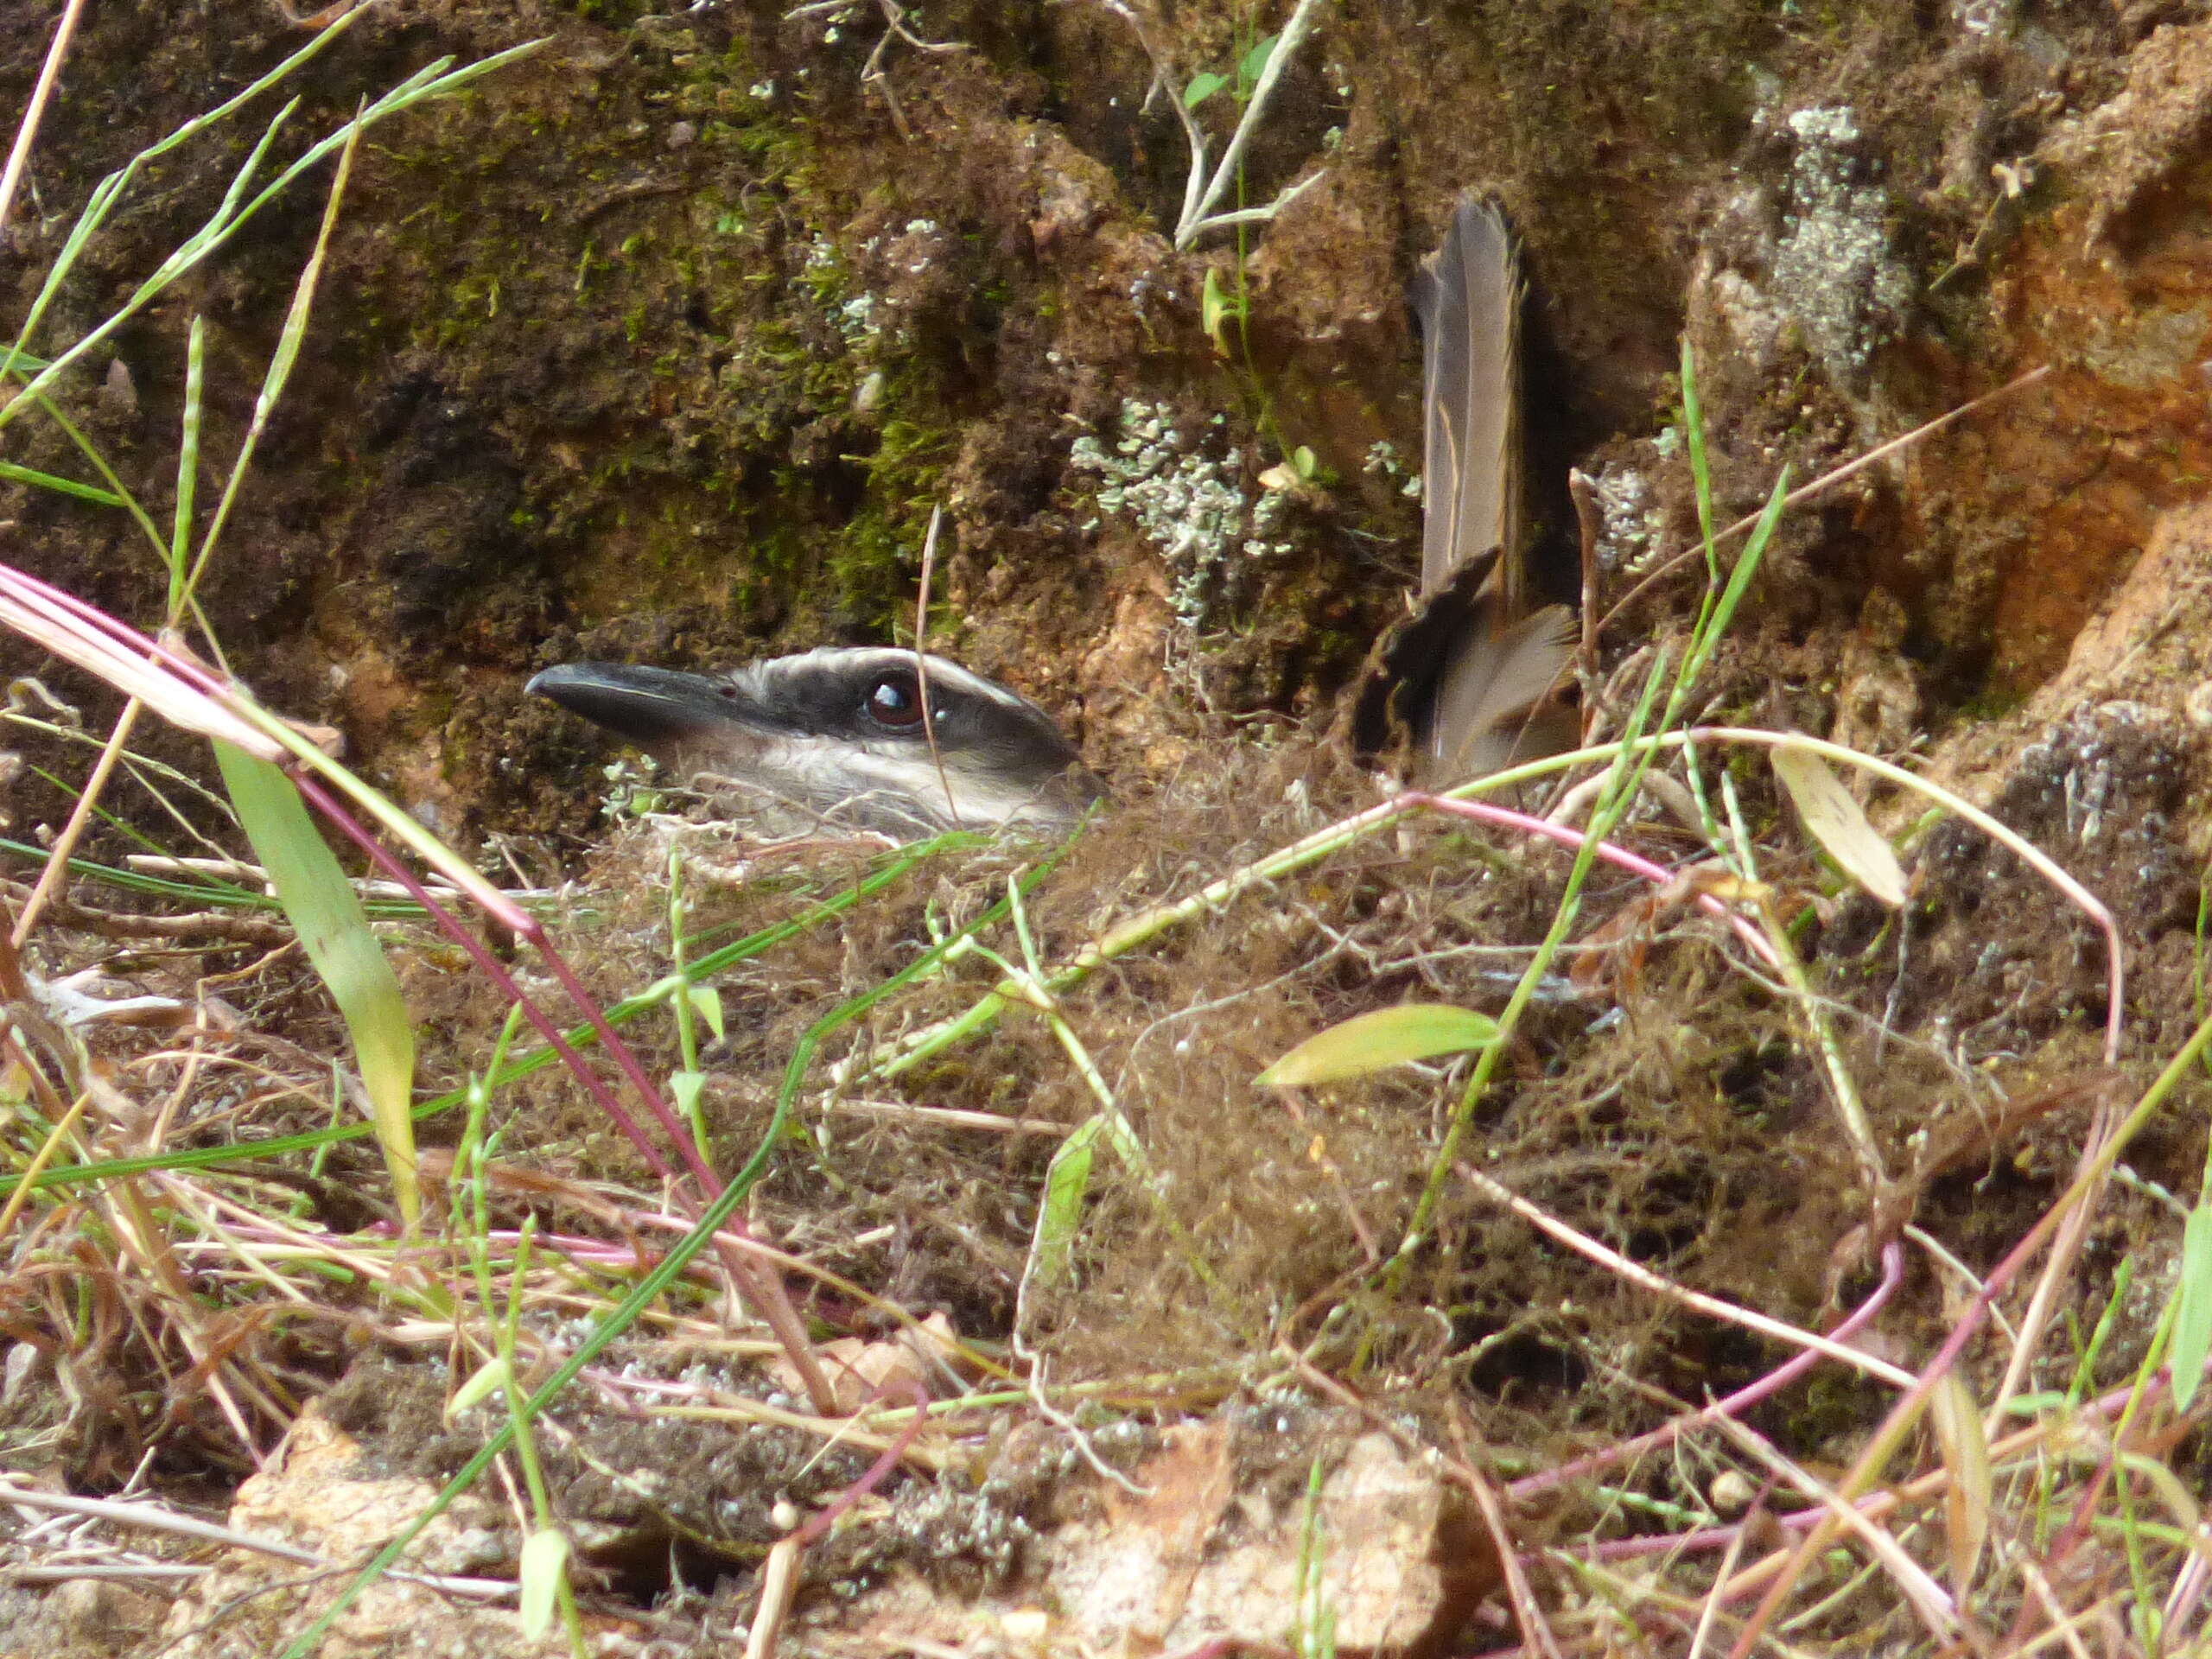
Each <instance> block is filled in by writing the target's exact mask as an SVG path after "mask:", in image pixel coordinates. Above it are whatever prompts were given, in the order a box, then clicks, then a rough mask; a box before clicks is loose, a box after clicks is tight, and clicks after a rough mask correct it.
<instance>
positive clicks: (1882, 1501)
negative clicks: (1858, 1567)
mask: <svg viewBox="0 0 2212 1659" xmlns="http://www.w3.org/2000/svg"><path fill="white" fill-rule="evenodd" d="M2164 1387H2165V1383H2164V1379H2160V1380H2159V1381H2158V1382H2156V1383H2152V1386H2151V1389H2149V1390H2148V1391H2147V1393H2146V1395H2145V1397H2146V1398H2150V1397H2154V1396H2155V1395H2157V1394H2158V1392H2160V1391H2161V1390H2163V1389H2164ZM2134 1392H2135V1390H2134V1389H2133V1387H2129V1388H2125V1389H2113V1391H2112V1392H2111V1393H2110V1394H2107V1395H2102V1396H2101V1397H2100V1398H2098V1399H2095V1400H2092V1401H2089V1402H2087V1403H2085V1404H2084V1405H2083V1406H2082V1408H2081V1410H2082V1413H2083V1414H2085V1415H2087V1416H2090V1417H2098V1418H2111V1417H2115V1416H2117V1415H2119V1414H2120V1412H2122V1411H2123V1410H2125V1409H2126V1406H2127V1402H2128V1400H2129V1398H2130V1396H2132V1395H2133V1394H2134ZM2024 1432H2026V1433H2032V1431H2024ZM2003 1450H2004V1445H2003V1444H2002V1443H2000V1444H1999V1445H1998V1446H1993V1447H1992V1448H1991V1451H1992V1452H1993V1454H1997V1453H2001V1452H2003ZM1914 1501H1916V1500H1915V1498H1914V1497H1913V1495H1912V1494H1911V1493H1910V1492H1909V1491H1908V1492H1899V1491H1896V1490H1895V1489H1891V1490H1887V1491H1879V1492H1872V1493H1870V1494H1868V1495H1867V1496H1866V1497H1863V1498H1861V1499H1859V1510H1860V1512H1861V1513H1862V1514H1865V1515H1866V1516H1880V1515H1885V1514H1887V1513H1888V1512H1889V1511H1890V1510H1893V1509H1895V1508H1897V1505H1899V1504H1900V1503H1912V1502H1914ZM1832 1514H1833V1511H1831V1510H1829V1509H1828V1508H1827V1505H1825V1504H1821V1505H1819V1506H1817V1507H1815V1508H1813V1509H1809V1510H1792V1511H1790V1513H1789V1514H1788V1515H1777V1516H1774V1517H1773V1519H1774V1520H1775V1521H1776V1522H1778V1523H1779V1524H1780V1525H1781V1526H1782V1527H1783V1529H1785V1530H1788V1531H1790V1532H1803V1531H1805V1530H1806V1529H1808V1528H1809V1527H1812V1526H1814V1525H1815V1523H1817V1522H1821V1521H1824V1520H1827V1519H1829V1518H1830V1516H1832ZM1742 1530H1743V1529H1742V1528H1741V1527H1740V1526H1732V1527H1701V1528H1700V1529H1697V1530H1696V1531H1694V1532H1676V1533H1659V1534H1655V1535H1651V1536H1649V1537H1644V1538H1613V1539H1609V1540H1607V1541H1605V1542H1604V1543H1601V1544H1594V1545H1592V1546H1591V1548H1590V1555H1591V1557H1592V1560H1600V1561H1624V1560H1637V1559H1640V1558H1641V1557H1643V1556H1646V1555H1675V1554H1685V1553H1688V1552H1690V1551H1699V1552H1705V1551H1711V1550H1715V1549H1726V1548H1727V1547H1728V1545H1729V1544H1730V1543H1731V1542H1732V1541H1733V1540H1734V1539H1735V1538H1736V1536H1737V1535H1738V1533H1740V1532H1741V1531H1742ZM1750 1590H1751V1586H1745V1587H1742V1588H1739V1589H1738V1590H1737V1591H1736V1592H1735V1595H1736V1597H1738V1598H1740V1597H1742V1596H1745V1595H1748V1594H1749V1593H1750Z"/></svg>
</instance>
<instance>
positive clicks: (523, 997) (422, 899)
mask: <svg viewBox="0 0 2212 1659" xmlns="http://www.w3.org/2000/svg"><path fill="white" fill-rule="evenodd" d="M290 775H291V779H292V781H293V783H295V784H296V785H298V786H299V791H300V793H301V794H302V795H304V796H306V797H307V798H308V800H309V801H310V802H312V803H313V804H315V808H316V810H319V811H320V812H321V814H322V815H323V816H324V817H327V818H328V819H329V820H330V821H331V822H332V823H334V824H336V825H337V826H338V827H339V829H340V830H342V831H343V832H344V833H345V835H346V839H348V840H349V841H351V842H353V844H354V845H355V846H357V847H359V849H361V850H362V851H363V852H365V853H366V854H367V855H369V858H370V860H371V861H372V862H373V863H375V865H376V866H377V868H379V869H381V870H383V871H384V872H385V874H387V875H389V876H391V879H392V880H395V881H397V882H398V883H399V885H400V886H401V887H404V888H406V889H407V893H408V896H409V897H410V898H411V899H414V900H415V902H416V904H418V905H420V906H423V909H424V910H425V911H426V912H429V916H430V918H431V919H432V920H433V921H435V923H436V924H437V925H438V926H439V927H440V928H442V929H443V930H444V931H445V933H446V934H447V936H448V938H451V939H453V940H454V943H455V944H459V945H460V946H461V949H462V950H466V951H467V952H468V955H469V957H470V958H471V960H473V961H474V963H476V965H477V966H478V967H479V968H480V969H483V970H484V972H485V973H486V975H487V976H490V978H491V979H492V980H493V982H494V983H495V984H497V985H498V986H499V988H500V989H501V990H502V991H504V992H505V994H506V995H508V996H509V997H510V998H511V999H512V1001H513V1002H514V1004H515V1006H516V1007H518V1008H520V1009H521V1010H522V1011H523V1017H524V1019H526V1020H529V1021H530V1023H531V1025H532V1026H534V1027H537V1034H538V1035H539V1036H541V1037H543V1039H545V1041H546V1042H547V1044H548V1045H549V1046H550V1047H551V1048H552V1050H553V1052H555V1053H556V1054H558V1055H559V1056H560V1057H561V1059H562V1062H563V1064H564V1065H567V1067H568V1068H569V1071H572V1072H574V1073H575V1077H576V1080H577V1081H578V1082H579V1083H581V1084H583V1086H584V1087H585V1088H586V1089H588V1090H590V1091H591V1096H592V1099H593V1100H594V1102H595V1103H597V1104H598V1106H599V1108H600V1109H601V1111H603V1112H605V1113H606V1114H607V1117H608V1118H609V1119H610V1120H611V1121H612V1122H613V1123H614V1124H615V1125H616V1127H618V1128H620V1130H621V1131H622V1133H623V1134H624V1135H626V1136H627V1137H628V1138H629V1140H630V1142H631V1144H632V1146H634V1147H637V1148H638V1150H639V1153H640V1154H642V1155H643V1156H644V1158H645V1162H646V1164H647V1165H648V1166H651V1168H652V1172H653V1173H654V1174H656V1175H658V1176H659V1177H660V1178H661V1179H664V1180H673V1179H675V1178H676V1171H675V1169H674V1167H673V1166H671V1164H670V1163H669V1161H668V1160H667V1159H666V1158H664V1157H663V1156H662V1155H661V1152H660V1149H659V1148H658V1147H656V1146H654V1145H653V1143H652V1137H651V1136H650V1135H647V1134H646V1133H645V1128H644V1126H643V1125H642V1124H640V1123H639V1122H638V1120H637V1119H636V1118H634V1117H632V1116H631V1115H630V1112H629V1110H628V1109H627V1108H626V1107H625V1106H624V1105H623V1104H622V1103H621V1102H620V1101H619V1100H617V1099H615V1098H614V1096H613V1091H612V1090H609V1089H608V1088H607V1085H606V1084H603V1083H601V1081H600V1080H599V1077H598V1076H597V1074H595V1073H594V1071H592V1069H591V1067H590V1066H588V1065H586V1064H585V1063H584V1057H583V1056H582V1055H581V1054H579V1053H577V1052H576V1051H575V1049H574V1048H571V1047H570V1046H569V1043H568V1040H567V1039H565V1038H563V1036H562V1035H561V1032H560V1028H559V1027H556V1025H555V1024H554V1023H553V1021H552V1020H551V1018H550V1016H548V1015H547V1014H546V1013H545V1011H544V1010H543V1008H541V1007H538V1006H537V1003H536V1002H535V1001H532V1000H531V996H530V995H529V993H528V992H526V991H524V989H523V988H522V987H521V986H520V985H518V984H517V983H516V982H515V978H514V976H513V975H512V974H510V973H509V972H508V971H507V970H506V969H505V967H503V966H502V965H501V964H500V963H499V959H498V958H497V957H494V956H493V954H492V953H491V952H490V951H489V950H486V949H485V948H484V942H483V941H482V940H480V939H479V938H477V937H476V935H475V934H474V933H473V932H471V931H469V930H468V929H467V928H466V927H463V926H462V925H461V923H460V921H459V920H458V919H457V918H455V917H454V915H453V914H452V913H451V912H448V911H447V910H446V909H445V908H444V907H443V906H441V905H440V904H439V903H438V902H437V901H436V900H435V899H432V898H431V897H430V895H429V890H428V889H426V888H425V887H423V884H422V883H421V882H420V881H417V880H416V879H415V873H414V872H413V871H412V870H410V869H409V868H407V867H406V865H404V864H403V863H401V862H400V861H399V860H397V858H395V857H393V856H392V855H391V854H390V853H389V852H387V851H385V848H384V846H383V844H382V843H381V842H378V840H377V839H376V837H375V836H372V835H370V834H369V832H368V831H367V830H365V829H363V828H362V827H361V826H360V825H359V823H355V822H354V820H353V815H352V814H351V813H349V812H347V811H346V809H345V808H344V807H343V806H341V805H340V804H339V803H338V801H337V800H336V799H335V798H334V797H333V796H332V795H331V794H330V793H329V791H327V790H325V789H324V788H323V787H322V785H321V784H320V783H318V782H316V781H315V779H313V778H311V777H309V776H308V775H307V773H306V772H302V771H295V772H292V773H291V774H290ZM645 1099H646V1100H647V1101H648V1102H649V1103H651V1104H652V1108H653V1110H654V1116H655V1117H656V1118H657V1119H658V1121H659V1122H660V1123H661V1125H662V1127H663V1128H665V1129H666V1130H667V1131H668V1133H669V1137H670V1139H671V1141H675V1142H676V1144H677V1146H679V1147H684V1148H686V1149H690V1147H691V1137H690V1135H688V1134H686V1133H684V1131H683V1127H682V1126H681V1125H680V1124H678V1123H677V1122H676V1121H675V1116H674V1114H672V1113H671V1112H670V1111H669V1110H668V1109H667V1107H666V1105H665V1104H664V1103H663V1102H662V1100H661V1098H660V1096H658V1094H657V1093H655V1092H653V1091H652V1090H646V1091H645ZM689 1161H690V1163H691V1165H692V1173H694V1174H695V1175H696V1176H698V1178H699V1179H700V1182H701V1184H702V1185H704V1186H705V1187H707V1189H708V1196H709V1198H710V1199H711V1198H713V1197H714V1195H715V1193H717V1192H720V1191H721V1184H720V1183H719V1182H717V1181H715V1177H714V1172H713V1171H712V1170H710V1169H708V1168H706V1166H705V1164H704V1161H703V1160H700V1159H699V1158H698V1154H697V1153H696V1150H692V1155H691V1159H690V1160H689Z"/></svg>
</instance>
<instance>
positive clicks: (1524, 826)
mask: <svg viewBox="0 0 2212 1659" xmlns="http://www.w3.org/2000/svg"><path fill="white" fill-rule="evenodd" d="M1392 804H1393V805H1397V806H1416V807H1426V808H1428V809H1429V810H1433V811H1437V812H1450V813H1452V814H1454V815H1456V816H1457V817H1463V818H1472V819H1474V820H1475V821H1476V822H1477V823H1488V824H1495V825H1497V827H1498V828H1500V829H1517V830H1519V831H1520V832H1521V833H1522V834H1523V835H1531V836H1544V837H1545V838H1546V839H1548V840H1551V841H1555V842H1558V843H1559V844H1560V846H1562V847H1567V848H1572V849H1575V850H1577V851H1580V849H1581V846H1582V843H1583V842H1586V841H1587V840H1589V836H1586V835H1584V834H1583V833H1582V831H1580V829H1571V828H1569V827H1568V826H1567V825H1566V824H1563V823H1547V822H1546V821H1545V820H1543V819H1542V818H1537V817H1530V816H1529V814H1528V813H1526V812H1516V811H1513V810H1510V808H1507V807H1503V806H1492V805H1491V804H1490V803H1489V802H1487V801H1455V800H1453V799H1452V798H1451V797H1449V796H1447V795H1430V794H1426V793H1421V792H1419V791H1416V792H1414V793H1411V794H1406V795H1401V796H1400V797H1399V798H1397V800H1396V801H1395V802H1393V803H1392ZM1597 855H1598V856H1599V858H1601V859H1603V860H1605V862H1606V863H1608V864H1612V865H1617V866H1618V867H1619V868H1622V869H1624V870H1627V871H1629V872H1630V873H1631V874H1636V875H1640V876H1642V877H1643V879H1644V880H1647V881H1649V882H1651V883H1653V884H1654V885H1656V886H1658V887H1664V886H1666V885H1667V884H1668V883H1669V882H1670V881H1672V880H1674V879H1675V877H1674V874H1673V872H1671V871H1669V869H1668V868H1667V867H1666V866H1665V865H1663V864H1655V863H1653V862H1652V861H1650V860H1649V859H1648V858H1645V857H1643V855H1641V854H1638V853H1631V852H1630V851H1629V850H1628V849H1626V848H1624V847H1616V846H1614V845H1613V843H1612V842H1610V841H1601V842H1599V843H1598V853H1597ZM1696 902H1697V907H1698V908H1699V909H1700V910H1702V911H1704V912H1706V913H1707V915H1709V916H1718V917H1719V918H1720V919H1721V920H1723V921H1725V922H1726V923H1727V924H1728V925H1729V926H1730V927H1732V928H1733V929H1734V930H1735V931H1736V936H1737V937H1738V938H1740V939H1742V940H1743V941H1744V943H1745V944H1746V945H1747V946H1749V947H1750V949H1751V953H1752V954H1753V955H1754V956H1756V957H1758V959H1759V960H1760V961H1762V962H1764V963H1767V964H1768V965H1769V966H1770V967H1772V966H1776V965H1777V963H1776V960H1775V954H1774V947H1773V946H1772V945H1770V944H1768V943H1767V942H1766V939H1765V938H1764V936H1762V935H1761V934H1760V932H1759V931H1758V929H1757V928H1756V927H1753V926H1752V925H1751V924H1750V923H1749V922H1747V921H1745V919H1744V918H1742V917H1741V916H1738V914H1737V913H1736V912H1734V911H1732V910H1731V909H1729V908H1728V906H1726V905H1724V904H1722V903H1721V902H1720V900H1719V899H1716V898H1714V897H1713V895H1712V894H1711V893H1699V894H1698V895H1697V897H1696Z"/></svg>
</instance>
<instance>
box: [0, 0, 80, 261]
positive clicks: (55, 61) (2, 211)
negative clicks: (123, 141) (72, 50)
mask: <svg viewBox="0 0 2212 1659" xmlns="http://www.w3.org/2000/svg"><path fill="white" fill-rule="evenodd" d="M84 10H85V0H68V3H67V5H65V6H64V7H62V9H61V21H60V23H59V24H57V25H56V26H55V28H54V39H53V40H52V41H50V42H49V43H48V46H47V48H46V61H45V62H44V63H42V64H41V65H40V66H39V72H38V85H37V86H34V87H32V88H31V99H30V102H29V104H27V105H24V106H23V119H22V124H21V125H19V126H18V127H16V142H15V144H14V146H13V147H12V148H11V149H10V150H9V151H8V166H7V168H6V170H5V171H4V172H0V230H5V229H6V228H7V226H8V210H9V208H10V207H12V206H13V205H14V203H15V200H16V185H17V184H18V183H19V182H20V181H22V176H23V168H25V166H27V165H28V164H29V161H30V158H31V145H32V144H33V143H35V141H36V140H37V137H38V128H39V123H40V121H41V119H42V118H44V117H45V115H46V106H47V105H48V103H50V102H52V101H53V98H54V82H55V81H56V80H58V79H60V75H61V60H63V59H64V58H66V57H67V56H68V55H69V38H70V36H71V35H74V34H75V33H76V32H77V19H78V18H79V17H80V16H83V15H84Z"/></svg>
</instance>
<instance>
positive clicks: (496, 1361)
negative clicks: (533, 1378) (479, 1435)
mask: <svg viewBox="0 0 2212 1659" xmlns="http://www.w3.org/2000/svg"><path fill="white" fill-rule="evenodd" d="M510 1376H512V1372H511V1371H510V1370H509V1369H508V1366H507V1362H506V1361H505V1359H503V1358H500V1357H498V1356H496V1355H495V1356H493V1357H492V1358H490V1359H487V1360H486V1361H485V1362H484V1363H482V1364H481V1365H479V1366H478V1367H477V1368H476V1370H475V1371H474V1374H473V1375H471V1376H470V1377H469V1379H468V1381H467V1382H466V1383H462V1384H461V1386H460V1387H459V1388H457V1389H454V1391H453V1398H452V1399H450V1400H448V1401H447V1402H446V1421H448V1422H451V1421H453V1420H454V1418H456V1417H458V1416H460V1415H461V1413H462V1412H464V1411H467V1409H468V1408H470V1407H471V1406H476V1405H481V1404H482V1403H483V1402H485V1401H486V1399H487V1398H489V1397H490V1396H491V1395H493V1394H495V1393H497V1392H498V1391H499V1389H504V1388H505V1387H506V1386H507V1382H508V1379H509V1377H510Z"/></svg>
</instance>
